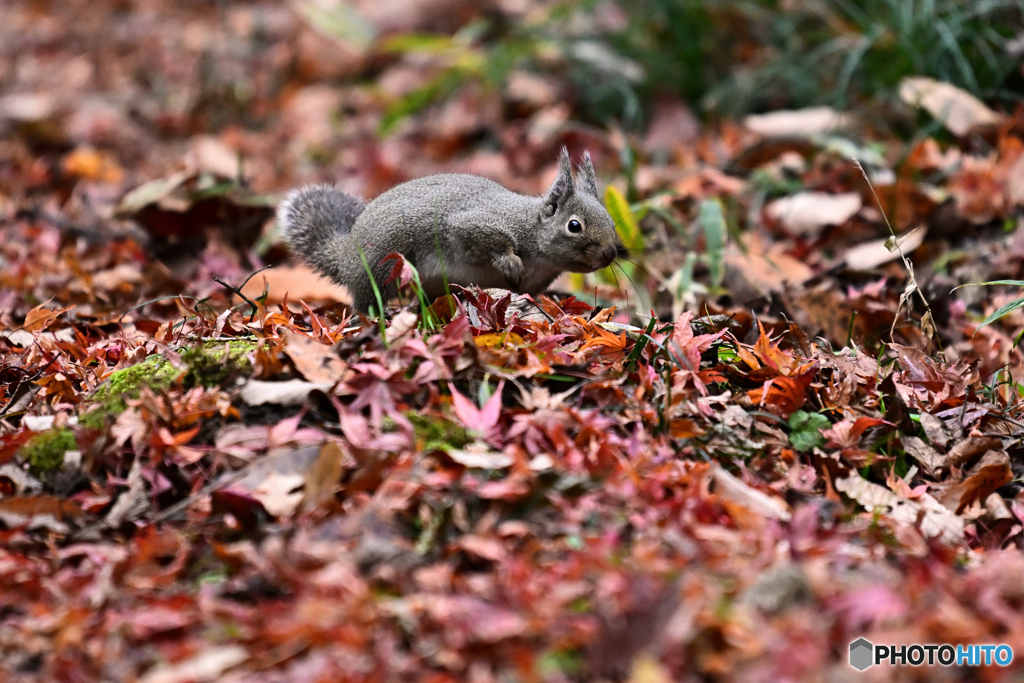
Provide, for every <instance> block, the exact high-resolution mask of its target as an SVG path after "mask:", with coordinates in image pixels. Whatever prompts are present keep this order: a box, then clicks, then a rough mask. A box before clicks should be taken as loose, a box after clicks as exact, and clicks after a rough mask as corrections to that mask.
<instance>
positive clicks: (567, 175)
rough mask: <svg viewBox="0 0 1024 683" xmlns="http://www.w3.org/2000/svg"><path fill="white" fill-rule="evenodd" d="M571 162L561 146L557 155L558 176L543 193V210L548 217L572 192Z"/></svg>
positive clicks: (566, 150)
mask: <svg viewBox="0 0 1024 683" xmlns="http://www.w3.org/2000/svg"><path fill="white" fill-rule="evenodd" d="M573 190H574V186H573V181H572V162H571V161H569V150H568V149H566V148H565V147H562V153H561V154H559V155H558V177H557V178H555V182H553V183H552V184H551V187H550V188H549V189H548V191H547V194H545V195H544V212H545V215H547V216H548V217H551V216H554V215H555V212H556V211H558V207H559V206H561V205H562V204H563V203H564V202H565V200H566V199H568V198H569V195H571V194H572V193H573Z"/></svg>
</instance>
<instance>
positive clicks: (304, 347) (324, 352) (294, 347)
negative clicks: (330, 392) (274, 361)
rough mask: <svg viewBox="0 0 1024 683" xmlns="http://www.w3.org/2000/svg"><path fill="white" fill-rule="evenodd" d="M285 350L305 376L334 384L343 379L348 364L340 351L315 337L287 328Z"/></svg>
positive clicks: (283, 336) (316, 381)
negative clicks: (340, 355)
mask: <svg viewBox="0 0 1024 683" xmlns="http://www.w3.org/2000/svg"><path fill="white" fill-rule="evenodd" d="M281 336H282V338H283V339H284V341H285V347H284V352H285V354H286V355H287V356H288V358H290V359H291V361H292V363H293V364H294V365H295V369H296V370H298V371H299V372H300V373H301V374H302V376H303V377H305V378H306V379H308V380H309V381H310V382H313V383H316V384H334V383H335V382H338V381H339V380H341V378H342V377H343V376H344V374H345V369H346V368H347V366H346V365H345V362H344V361H342V360H341V358H339V357H338V352H337V351H336V350H335V349H334V348H333V347H332V346H328V345H327V344H322V343H320V342H318V341H316V340H315V339H310V338H309V337H307V336H305V335H302V334H298V333H296V332H292V331H290V330H285V332H284V333H283V334H282V335H281Z"/></svg>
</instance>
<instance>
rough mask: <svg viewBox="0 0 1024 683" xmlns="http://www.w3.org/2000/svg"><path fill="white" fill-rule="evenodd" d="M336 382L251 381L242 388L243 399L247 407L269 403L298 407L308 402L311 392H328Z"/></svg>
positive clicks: (298, 380)
mask: <svg viewBox="0 0 1024 683" xmlns="http://www.w3.org/2000/svg"><path fill="white" fill-rule="evenodd" d="M333 386H334V382H319V383H318V382H307V381H305V380H301V379H289V380H283V381H280V382H264V381H263V380H258V379H251V380H249V381H248V382H246V383H245V384H244V385H243V386H242V390H241V397H242V400H243V401H245V404H246V405H250V406H261V405H264V404H267V403H273V404H275V405H282V406H297V405H302V404H303V403H305V402H306V398H307V397H308V396H309V394H310V392H313V391H316V390H319V391H323V392H327V391H330V390H331V387H333Z"/></svg>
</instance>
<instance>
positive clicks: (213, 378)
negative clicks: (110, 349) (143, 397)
mask: <svg viewBox="0 0 1024 683" xmlns="http://www.w3.org/2000/svg"><path fill="white" fill-rule="evenodd" d="M255 348H256V342H254V341H248V340H238V341H230V342H213V341H210V342H203V343H202V344H197V345H196V346H190V347H184V348H181V349H179V350H178V352H179V354H180V355H181V359H182V360H183V361H184V362H185V365H186V366H187V369H185V370H181V369H179V368H177V367H175V366H174V364H173V363H171V361H170V360H168V359H167V357H166V356H164V355H162V354H153V355H151V356H149V357H147V358H146V359H145V360H144V361H142V362H141V363H136V364H135V365H131V366H129V367H126V368H121V369H120V370H116V371H115V372H113V373H111V375H110V377H108V378H107V379H106V381H105V382H103V384H101V385H100V386H99V387H97V389H96V391H95V392H93V394H92V396H90V397H89V401H90V403H91V404H92V405H93V406H94V407H93V408H92V409H91V410H89V411H88V412H87V413H85V414H83V415H82V416H81V417H79V423H80V424H82V425H84V426H86V427H89V428H92V429H102V428H103V427H104V426H105V425H106V423H107V420H108V419H110V418H113V417H116V416H117V415H119V414H120V413H122V412H123V411H124V409H125V408H126V407H127V406H128V404H127V402H126V399H129V398H137V397H138V396H139V394H140V393H141V392H142V388H143V387H149V388H150V389H153V390H154V391H166V390H167V389H169V388H171V386H172V385H174V383H175V382H177V381H179V380H180V381H181V384H182V386H184V387H185V388H186V389H188V388H191V387H194V386H197V385H201V386H204V387H215V386H219V385H220V384H223V383H224V382H225V381H226V380H228V379H230V378H232V377H236V376H239V375H247V374H249V373H250V372H252V363H251V362H250V361H249V359H248V358H247V355H248V354H249V353H251V352H252V351H253V350H255Z"/></svg>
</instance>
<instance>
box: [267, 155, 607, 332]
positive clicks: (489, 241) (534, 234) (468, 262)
mask: <svg viewBox="0 0 1024 683" xmlns="http://www.w3.org/2000/svg"><path fill="white" fill-rule="evenodd" d="M277 221H278V225H279V226H280V229H281V231H282V233H283V235H284V238H285V240H286V241H287V242H288V244H289V245H290V246H291V248H292V250H293V251H294V252H296V253H297V254H298V256H299V257H300V258H301V259H302V260H303V261H305V262H306V263H308V264H309V265H311V266H312V267H313V268H314V269H315V270H317V271H318V272H319V273H320V274H321V275H324V276H325V277H327V278H328V279H330V280H332V281H333V282H335V283H336V284H339V285H343V286H344V287H345V288H346V289H347V290H348V291H349V293H350V294H351V295H352V298H353V305H354V306H355V308H356V309H358V310H360V311H368V310H369V308H370V306H371V305H374V304H375V303H376V301H377V298H376V295H375V293H374V286H373V283H371V281H370V273H372V276H373V279H374V281H375V282H376V284H377V288H378V291H379V292H380V294H381V297H382V300H383V301H385V302H386V301H387V300H389V299H392V298H394V297H395V296H396V295H397V293H398V292H397V290H398V287H397V285H396V284H395V283H391V284H389V285H384V281H385V280H386V279H387V275H388V273H389V272H390V270H391V267H392V266H391V264H389V263H387V262H385V263H381V260H382V259H383V258H384V257H385V256H386V255H388V254H390V253H392V252H398V253H400V254H401V255H402V256H404V257H405V259H406V260H407V261H408V262H409V263H411V264H412V265H413V266H415V268H416V269H417V271H418V272H419V276H420V282H421V285H422V287H423V290H424V293H425V294H426V296H427V297H429V298H428V300H433V299H435V298H437V297H440V296H443V295H444V294H445V293H446V285H447V284H457V285H462V286H468V285H478V286H480V287H484V288H486V287H501V288H505V289H511V290H513V291H516V292H519V293H526V294H531V295H537V294H540V293H541V292H542V291H544V290H545V289H546V288H547V287H548V286H549V285H550V284H551V282H552V281H553V280H554V279H555V278H556V277H557V276H558V275H559V274H561V273H562V272H565V271H571V272H574V273H589V272H593V271H595V270H599V269H601V268H604V267H606V266H608V265H610V264H611V262H612V261H614V260H615V258H616V257H617V256H619V255H622V254H624V253H625V249H624V248H623V247H622V245H621V243H620V242H619V240H618V237H617V235H616V232H615V222H614V221H613V220H612V217H611V216H610V215H609V214H608V211H607V210H606V209H605V208H604V206H603V205H602V203H601V200H600V199H599V195H598V189H597V177H596V175H595V173H594V164H593V162H592V161H591V159H590V154H589V152H587V153H584V155H583V161H582V163H581V164H580V165H579V166H577V170H576V178H575V180H574V178H573V175H572V164H571V163H570V161H569V152H568V150H567V149H566V148H565V147H563V148H562V151H561V154H560V156H559V171H558V177H557V178H556V179H555V181H554V183H552V185H551V187H550V189H548V191H547V193H546V194H545V195H544V196H542V197H531V196H526V195H521V194H518V193H516V192H513V191H511V190H509V189H507V188H505V187H504V186H502V185H500V184H498V183H496V182H494V181H492V180H488V179H486V178H482V177H480V176H475V175H467V174H439V175H432V176H426V177H424V178H418V179H415V180H410V181H408V182H405V183H401V184H400V185H396V186H395V187H393V188H391V189H390V190H388V191H387V192H385V193H384V194H382V195H380V196H378V197H377V198H376V199H374V200H373V201H371V202H369V203H368V204H364V203H363V202H362V201H361V200H360V199H357V198H356V197H353V196H351V195H349V194H346V193H344V192H342V191H341V190H339V189H338V188H337V187H334V186H332V185H310V186H306V187H302V188H299V189H296V190H293V191H292V192H291V193H290V194H289V195H288V197H287V198H286V199H285V201H284V202H282V203H281V205H280V206H279V207H278V211H277ZM378 313H380V311H378Z"/></svg>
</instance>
